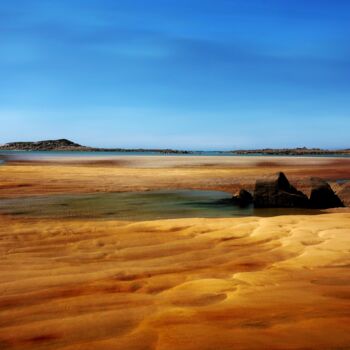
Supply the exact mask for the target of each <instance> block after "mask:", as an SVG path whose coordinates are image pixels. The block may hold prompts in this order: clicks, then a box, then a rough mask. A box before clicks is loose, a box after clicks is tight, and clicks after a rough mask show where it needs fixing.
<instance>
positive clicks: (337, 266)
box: [0, 157, 350, 350]
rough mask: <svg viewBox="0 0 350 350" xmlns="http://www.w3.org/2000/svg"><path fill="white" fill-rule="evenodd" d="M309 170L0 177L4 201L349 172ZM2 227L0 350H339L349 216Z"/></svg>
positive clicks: (347, 310) (345, 338)
mask: <svg viewBox="0 0 350 350" xmlns="http://www.w3.org/2000/svg"><path fill="white" fill-rule="evenodd" d="M264 159H265V157H264ZM145 161H146V162H148V161H149V160H148V159H147V160H145ZM212 161H213V160H212ZM215 161H220V160H215ZM264 161H265V160H264ZM186 162H187V161H186ZM196 162H197V161H196ZM225 162H227V160H225ZM259 162H260V160H259ZM312 162H314V160H312ZM312 162H311V163H307V164H305V163H304V164H302V165H300V163H298V162H296V163H295V164H291V165H289V166H288V165H286V164H277V165H276V164H275V165H273V166H271V165H266V163H265V164H264V165H261V164H260V165H259V164H256V163H251V164H249V165H243V166H240V165H237V166H235V165H234V164H231V163H230V164H229V165H222V163H220V164H219V165H205V164H204V165H203V164H202V165H197V164H195V165H194V164H193V163H191V162H190V164H189V165H186V166H183V167H181V166H179V164H178V163H177V165H172V166H165V167H164V166H163V165H162V166H158V167H154V166H153V167H152V168H151V167H146V166H141V167H140V164H138V166H132V165H130V164H129V165H125V164H124V165H123V166H121V165H115V164H114V165H111V164H108V165H106V164H104V165H103V166H101V165H98V164H97V165H96V163H95V162H93V164H85V165H82V164H74V165H73V164H55V163H50V164H38V163H12V164H11V163H10V164H8V165H5V166H1V167H0V184H1V188H0V193H1V196H2V198H5V197H9V198H18V197H21V196H29V195H30V196H33V195H35V196H42V195H48V194H55V193H61V194H70V193H94V192H104V191H106V192H108V191H122V190H125V189H126V188H128V189H130V188H133V189H136V190H141V189H154V188H159V187H161V188H173V189H174V188H182V187H184V188H200V189H205V188H207V187H209V188H210V189H222V186H224V187H225V188H226V190H227V191H230V190H231V189H233V188H234V187H235V186H236V184H238V183H239V181H242V179H244V181H246V183H250V182H251V181H253V180H254V177H256V176H257V175H259V174H263V173H269V172H274V171H275V170H276V169H277V168H280V167H283V170H285V171H286V173H287V175H290V176H291V177H292V178H293V181H296V182H298V181H300V180H301V179H304V178H306V176H309V174H310V173H312V172H315V173H316V172H318V175H321V174H320V172H323V173H324V174H328V176H329V177H332V176H333V179H334V180H336V179H337V178H341V176H343V175H344V174H346V173H347V172H348V171H349V168H348V164H349V163H346V162H345V163H342V164H341V165H339V164H338V163H337V164H338V165H336V166H333V167H332V168H330V167H329V163H327V162H325V161H324V160H322V161H321V162H316V163H312ZM322 162H325V163H322ZM329 162H335V161H334V160H329ZM337 162H338V161H337ZM341 162H343V161H341ZM321 163H322V164H321ZM152 164H154V163H152ZM286 169H287V170H286ZM223 184H224V185H223ZM0 222H1V225H0V256H1V257H2V259H1V265H0V266H1V267H0V268H1V270H0V349H4V350H6V349H18V350H27V349H30V350H34V349H35V350H40V349H45V350H51V349H60V350H77V349H82V350H83V349H84V350H90V349H91V350H92V349H94V350H95V349H98V350H109V349H113V350H115V349H122V350H124V349H125V350H130V349H135V350H136V349H137V350H141V349H142V350H145V349H150V350H178V349H184V350H197V349H201V350H231V349H247V350H251V349H252V350H254V349H276V350H277V349H279V350H285V349H299V350H305V349H337V350H339V349H349V346H350V278H349V269H350V213H349V212H343V213H337V212H333V213H328V214H322V215H289V216H275V217H266V218H262V217H246V218H210V219H208V218H207V219H204V218H190V219H181V218H179V219H173V220H153V221H139V222H130V221H117V220H84V219H80V218H74V219H72V218H63V219H62V218H61V219H60V220H57V219H54V218H40V219H39V218H34V217H33V218H30V217H29V218H24V217H20V216H13V215H0Z"/></svg>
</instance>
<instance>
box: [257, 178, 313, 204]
mask: <svg viewBox="0 0 350 350" xmlns="http://www.w3.org/2000/svg"><path fill="white" fill-rule="evenodd" d="M253 202H254V206H255V207H257V208H306V207H308V204H309V201H308V198H307V196H306V195H305V194H304V193H303V192H301V191H298V190H297V189H296V188H295V187H293V186H292V185H291V184H290V183H289V181H288V179H287V177H286V176H285V175H284V173H282V172H280V173H277V174H275V175H273V176H268V177H266V178H263V179H259V180H257V181H256V184H255V190H254V199H253Z"/></svg>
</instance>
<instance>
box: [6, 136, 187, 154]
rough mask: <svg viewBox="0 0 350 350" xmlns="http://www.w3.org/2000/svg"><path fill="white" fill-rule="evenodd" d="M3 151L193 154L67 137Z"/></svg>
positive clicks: (13, 145) (15, 144) (12, 144)
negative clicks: (84, 142) (103, 145)
mask: <svg viewBox="0 0 350 350" xmlns="http://www.w3.org/2000/svg"><path fill="white" fill-rule="evenodd" d="M0 150H3V151H70V152H72V151H76V152H155V153H161V154H191V153H192V152H191V151H183V150H173V149H143V148H137V149H129V148H127V149H125V148H97V147H88V146H82V145H80V144H78V143H75V142H73V141H70V140H67V139H58V140H44V141H36V142H9V143H6V144H4V145H2V146H0Z"/></svg>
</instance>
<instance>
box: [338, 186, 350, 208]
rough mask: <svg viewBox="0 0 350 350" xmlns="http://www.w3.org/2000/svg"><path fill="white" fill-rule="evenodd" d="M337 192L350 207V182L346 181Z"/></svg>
mask: <svg viewBox="0 0 350 350" xmlns="http://www.w3.org/2000/svg"><path fill="white" fill-rule="evenodd" d="M336 194H337V196H338V197H339V198H340V200H341V201H342V203H343V204H344V205H345V206H347V207H350V182H349V183H345V184H344V185H343V186H342V187H341V188H340V190H339V192H337V193H336Z"/></svg>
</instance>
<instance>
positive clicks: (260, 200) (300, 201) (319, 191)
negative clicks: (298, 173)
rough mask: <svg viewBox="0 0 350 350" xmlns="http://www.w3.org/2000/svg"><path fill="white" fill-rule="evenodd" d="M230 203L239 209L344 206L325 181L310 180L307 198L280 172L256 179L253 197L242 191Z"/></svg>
mask: <svg viewBox="0 0 350 350" xmlns="http://www.w3.org/2000/svg"><path fill="white" fill-rule="evenodd" d="M232 203H233V204H235V205H239V206H241V207H246V206H248V205H251V204H254V206H255V207H256V208H315V209H326V208H336V207H343V206H344V204H343V203H342V201H341V200H340V199H339V197H338V196H337V195H336V194H335V193H334V191H333V190H332V188H331V187H330V186H329V184H328V183H327V182H326V181H324V180H322V179H319V178H312V179H311V195H310V198H308V197H307V196H306V194H304V193H303V192H301V191H298V190H297V189H296V188H295V187H294V186H292V185H291V184H290V183H289V181H288V179H287V177H286V176H285V175H284V173H282V172H280V173H277V174H275V175H272V176H267V177H265V178H262V179H258V180H257V181H256V184H255V189H254V194H253V195H252V194H250V193H249V192H248V191H246V190H243V189H242V190H241V191H240V192H239V193H238V194H237V195H234V196H233V197H232Z"/></svg>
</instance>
